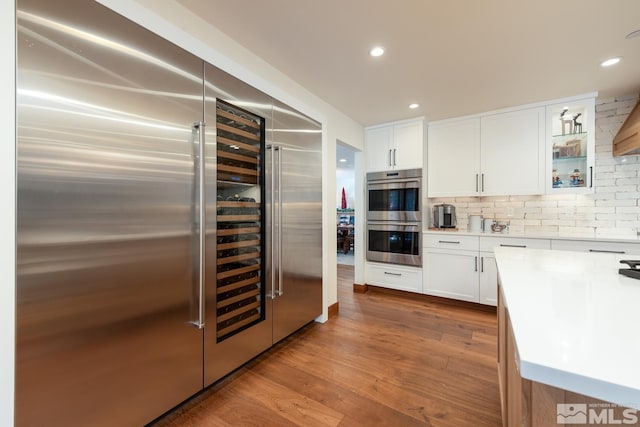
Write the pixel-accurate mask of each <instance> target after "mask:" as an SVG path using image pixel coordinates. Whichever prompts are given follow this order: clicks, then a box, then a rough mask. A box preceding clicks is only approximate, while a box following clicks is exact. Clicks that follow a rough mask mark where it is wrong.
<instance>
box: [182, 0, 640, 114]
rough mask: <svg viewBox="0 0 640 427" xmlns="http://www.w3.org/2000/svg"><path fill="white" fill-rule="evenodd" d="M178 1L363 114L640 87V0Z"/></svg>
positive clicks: (466, 107) (464, 110)
mask: <svg viewBox="0 0 640 427" xmlns="http://www.w3.org/2000/svg"><path fill="white" fill-rule="evenodd" d="M177 1H178V3H180V4H182V5H183V6H185V7H186V8H188V9H190V10H192V11H193V12H194V13H196V14H197V15H199V16H200V17H202V18H203V19H205V20H207V21H208V22H210V23H211V24H213V25H214V26H215V27H217V28H218V29H220V30H221V31H223V32H224V33H226V34H227V35H229V36H230V37H231V38H233V39H234V40H236V41H237V42H239V43H240V44H241V45H243V46H245V47H246V48H248V49H249V50H251V51H253V52H254V53H255V54H257V55H258V56H260V57H262V58H263V59H264V60H266V61H267V62H269V63H270V64H271V65H273V66H274V67H275V68H277V69H279V70H280V71H282V72H283V73H285V74H287V75H288V76H289V77H291V78H292V79H293V80H295V81H297V82H298V83H300V84H301V85H302V86H304V87H306V88H307V89H308V90H310V91H311V92H313V93H314V94H316V95H317V96H319V97H320V98H322V99H324V100H325V101H327V102H328V103H330V104H332V105H333V106H334V107H336V108H337V109H338V110H341V111H342V112H343V113H345V114H346V115H348V116H350V117H351V118H353V119H354V120H356V121H357V122H359V123H361V124H363V125H371V124H376V123H382V122H387V121H392V120H397V119H403V118H409V117H416V116H422V115H424V116H426V118H427V119H428V120H438V119H443V118H449V117H455V116H460V115H466V114H473V113H478V112H482V111H490V110H495V109H500V108H505V107H510V106H516V105H521V104H526V103H532V102H538V101H544V100H549V99H554V98H560V97H565V96H572V95H578V94H582V93H586V92H592V91H598V92H599V96H601V97H611V96H616V95H624V94H630V93H637V92H639V91H640V37H635V38H630V39H626V38H625V36H626V35H627V34H629V33H631V32H632V31H635V30H640V0H563V1H558V0H447V1H443V0H393V1H392V0H316V1H308V0H269V1H259V0H254V1H229V0H177ZM378 44H379V45H382V46H384V47H385V49H386V53H385V55H384V56H382V57H380V58H372V57H370V56H369V54H368V52H369V49H370V48H371V47H372V46H374V45H378ZM612 56H622V57H623V60H622V62H621V63H620V64H618V65H616V66H614V67H611V68H608V69H603V68H601V67H600V65H599V64H600V62H601V61H602V60H604V59H606V58H609V57H612ZM412 102H417V103H419V104H420V108H418V109H417V110H409V109H408V105H409V103H412Z"/></svg>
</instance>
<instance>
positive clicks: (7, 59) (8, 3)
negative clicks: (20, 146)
mask: <svg viewBox="0 0 640 427" xmlns="http://www.w3.org/2000/svg"><path fill="white" fill-rule="evenodd" d="M14 8H15V1H14V0H5V1H2V2H0V56H1V57H2V67H0V129H2V131H0V132H1V133H0V134H1V135H2V137H1V138H0V140H1V141H2V143H0V201H1V203H0V206H1V207H2V208H1V209H0V349H2V350H0V426H11V425H13V401H14V395H13V387H14V386H13V384H14V363H15V299H16V298H15V289H16V286H15V211H16V203H15V194H16V193H15V185H16V180H15V159H16V156H15V22H14V16H15V14H14Z"/></svg>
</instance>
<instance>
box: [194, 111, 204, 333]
mask: <svg viewBox="0 0 640 427" xmlns="http://www.w3.org/2000/svg"><path fill="white" fill-rule="evenodd" d="M192 127H193V130H195V131H196V132H198V144H199V146H198V165H197V169H198V177H197V180H198V181H197V183H198V187H199V197H198V203H199V204H200V206H199V208H198V221H199V224H198V233H199V236H198V319H197V320H195V321H192V322H191V324H192V325H193V326H195V327H196V328H198V329H202V328H204V310H205V306H204V285H205V279H206V277H205V259H206V258H205V251H206V241H205V240H206V239H205V238H206V236H205V234H206V233H205V231H206V225H207V224H206V219H207V216H206V210H207V209H206V207H207V199H206V191H205V175H204V173H205V170H204V166H205V165H204V155H205V149H204V148H205V147H204V142H205V141H204V122H202V121H199V122H194V123H193V125H192Z"/></svg>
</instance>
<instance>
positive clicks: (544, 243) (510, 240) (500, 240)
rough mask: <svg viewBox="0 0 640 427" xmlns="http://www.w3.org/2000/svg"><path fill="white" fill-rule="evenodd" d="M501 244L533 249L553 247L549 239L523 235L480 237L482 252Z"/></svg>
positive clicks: (491, 250) (490, 250) (489, 250)
mask: <svg viewBox="0 0 640 427" xmlns="http://www.w3.org/2000/svg"><path fill="white" fill-rule="evenodd" d="M499 246H507V247H516V248H531V249H551V241H550V240H549V239H527V238H521V237H503V236H486V237H485V236H482V237H480V251H482V252H493V249H494V248H496V247H499Z"/></svg>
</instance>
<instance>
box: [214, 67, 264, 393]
mask: <svg viewBox="0 0 640 427" xmlns="http://www.w3.org/2000/svg"><path fill="white" fill-rule="evenodd" d="M214 73H216V71H215V70H213V69H212V67H211V68H207V72H206V75H207V79H211V80H212V81H213V80H215V81H222V82H224V77H225V76H224V75H223V74H222V73H221V72H217V74H214ZM239 103H240V102H239ZM261 104H265V103H261ZM205 110H206V112H207V113H206V116H205V118H206V121H207V125H206V126H207V127H206V129H207V133H208V137H207V138H206V141H208V143H207V152H206V160H207V161H206V162H205V163H206V165H207V166H206V167H207V170H206V173H205V177H206V185H205V187H206V192H207V196H206V206H207V212H206V219H205V221H206V223H207V226H206V248H205V249H206V250H205V258H206V260H205V265H206V274H205V282H206V286H205V290H204V292H205V295H206V299H205V310H204V311H205V317H206V322H205V326H204V330H205V346H204V351H205V366H204V384H205V386H206V385H208V384H211V383H213V382H214V381H216V380H217V379H219V378H221V377H222V376H224V375H226V374H228V373H229V372H231V371H232V370H233V369H235V368H237V367H238V366H240V365H242V364H243V363H245V362H246V361H248V360H250V359H251V358H252V357H254V356H255V355H257V354H259V353H260V352H262V351H264V350H265V349H266V348H268V347H269V346H270V345H271V342H272V339H271V335H272V332H271V323H270V322H269V321H268V320H267V310H266V302H267V298H266V288H265V241H264V236H265V228H264V223H265V221H264V206H263V203H264V167H263V164H264V162H263V159H264V147H265V143H264V141H265V128H266V126H265V123H266V119H265V118H264V116H259V115H258V114H256V113H255V112H250V111H248V110H246V109H244V108H242V107H239V106H238V105H236V104H235V103H230V102H224V101H222V100H220V99H219V98H218V99H214V97H213V96H207V104H206V108H205ZM260 112H261V113H262V111H260ZM265 112H266V111H265Z"/></svg>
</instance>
